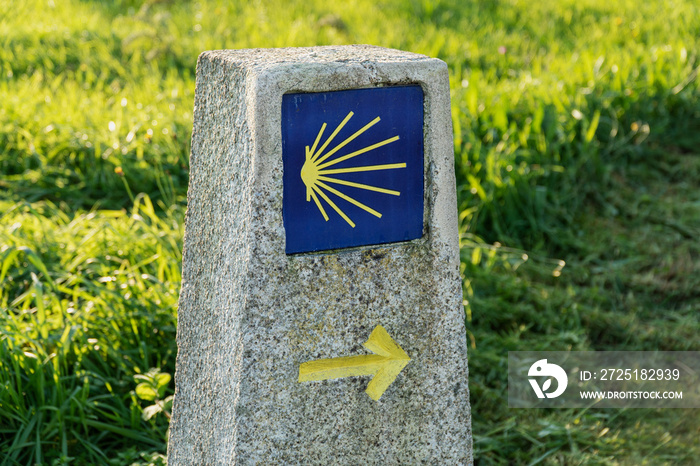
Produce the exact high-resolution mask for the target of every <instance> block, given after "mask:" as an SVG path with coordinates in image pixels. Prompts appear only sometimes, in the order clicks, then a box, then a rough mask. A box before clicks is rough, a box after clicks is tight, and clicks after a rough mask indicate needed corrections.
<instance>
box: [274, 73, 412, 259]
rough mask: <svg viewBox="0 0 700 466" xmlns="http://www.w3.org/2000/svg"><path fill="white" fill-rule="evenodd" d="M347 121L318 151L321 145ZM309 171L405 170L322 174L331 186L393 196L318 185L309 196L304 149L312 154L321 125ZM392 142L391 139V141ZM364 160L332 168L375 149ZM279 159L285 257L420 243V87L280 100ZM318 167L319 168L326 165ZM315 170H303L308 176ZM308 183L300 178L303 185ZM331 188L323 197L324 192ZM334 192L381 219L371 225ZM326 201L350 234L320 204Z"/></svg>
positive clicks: (366, 214)
mask: <svg viewBox="0 0 700 466" xmlns="http://www.w3.org/2000/svg"><path fill="white" fill-rule="evenodd" d="M350 112H353V115H352V116H351V117H350V118H349V119H347V121H346V123H345V125H344V126H343V127H342V129H341V130H340V131H339V132H338V133H337V134H336V135H335V137H334V138H333V139H332V141H331V142H330V143H329V144H328V145H327V146H326V147H325V148H324V149H323V150H322V151H320V149H321V148H322V146H323V145H324V143H325V141H326V140H327V139H328V138H329V136H331V135H332V134H333V132H334V131H335V130H336V128H337V127H338V126H339V125H341V124H342V122H343V121H344V120H346V118H347V116H348V114H349V113H350ZM377 117H379V118H380V120H379V121H377V122H376V123H375V124H373V125H371V126H370V127H369V128H367V129H366V130H365V131H363V132H361V133H360V134H357V135H356V137H355V138H354V139H352V140H351V141H350V142H348V143H347V144H346V145H344V146H343V147H342V148H340V149H339V150H338V151H337V152H335V153H334V154H332V155H331V156H330V157H328V158H327V159H325V160H324V156H325V155H326V154H328V153H329V152H331V151H332V150H333V149H334V148H336V147H337V146H338V145H339V144H342V143H343V142H344V141H346V140H347V139H348V138H350V137H351V136H353V135H354V134H355V133H358V132H360V130H361V129H362V128H363V127H365V126H366V125H368V124H369V123H371V122H372V121H373V120H375V119H376V118H377ZM324 123H326V127H325V129H324V131H323V134H322V135H321V138H320V139H319V142H318V143H317V145H316V148H315V151H314V155H315V156H314V157H311V159H310V160H309V166H310V167H311V166H314V165H315V166H318V169H317V170H320V171H321V172H322V171H323V170H338V169H340V170H341V171H343V170H347V169H353V168H355V169H357V168H358V167H368V166H375V168H377V167H376V166H386V165H394V166H396V165H397V164H406V165H405V167H403V168H389V169H381V170H378V169H372V170H364V169H362V168H360V170H362V171H356V172H341V173H326V174H323V173H321V175H322V176H326V177H328V178H333V179H335V180H339V181H344V182H349V183H356V184H362V185H366V186H374V187H378V188H383V189H387V190H391V191H394V192H399V193H400V195H398V196H396V195H394V194H389V193H385V192H376V191H372V190H368V189H363V188H360V187H357V186H351V185H347V184H339V183H333V182H331V181H328V180H318V179H317V178H316V181H321V183H323V184H325V186H323V185H319V184H316V186H317V188H318V190H320V191H321V192H320V193H319V192H318V191H317V190H313V189H312V190H311V191H312V192H313V193H314V194H315V195H316V198H317V199H318V201H319V203H320V204H321V207H322V208H323V210H324V211H325V213H326V215H327V217H328V220H327V221H326V219H325V218H324V216H323V214H322V213H321V210H320V209H319V207H318V206H317V204H316V202H315V201H314V199H313V196H311V197H309V200H308V201H307V186H306V184H305V183H304V180H303V179H302V177H301V172H302V168H303V167H304V164H305V163H306V160H307V157H306V148H307V146H308V147H309V149H312V148H313V146H314V142H315V141H316V139H317V136H318V134H319V131H320V130H321V127H322V126H323V124H324ZM396 136H398V139H395V140H393V138H395V137H396ZM382 142H383V144H382V145H380V146H378V147H376V148H374V149H372V150H369V151H367V152H364V153H361V154H359V155H356V156H354V157H352V158H348V159H346V160H343V161H339V162H337V163H334V162H336V161H337V160H338V159H341V158H342V157H344V156H345V155H348V154H351V153H353V152H357V151H361V150H362V149H364V148H367V147H369V146H372V145H374V144H377V143H382ZM282 158H283V162H284V175H283V180H284V192H283V196H284V197H283V216H284V227H285V231H286V252H287V253H288V254H293V253H299V252H307V251H321V250H326V249H336V248H346V247H353V246H362V245H372V244H381V243H391V242H397V241H406V240H411V239H416V238H420V237H421V236H422V234H423V91H422V89H421V87H420V86H396V87H380V88H373V89H355V90H348V91H336V92H320V93H306V94H285V95H284V96H283V99H282ZM326 164H327V166H325V167H324V165H326ZM313 171H314V170H313V169H312V170H310V172H313ZM312 178H313V176H310V177H307V181H309V180H310V179H312ZM329 188H330V189H329ZM332 190H336V191H338V192H340V193H342V194H345V195H346V196H348V197H350V198H352V199H354V200H356V201H357V202H359V203H361V204H364V205H365V206H367V207H368V208H370V209H373V210H374V211H376V212H378V213H380V214H381V218H378V217H376V216H375V215H373V214H371V213H370V212H368V211H366V210H365V209H363V208H361V207H358V206H357V205H354V204H353V203H351V202H349V201H348V200H346V199H343V198H342V197H340V196H339V195H338V194H337V193H334V192H332ZM323 194H325V195H326V196H327V197H328V199H329V200H330V201H332V202H333V203H334V204H335V205H336V206H337V208H338V209H339V210H341V211H342V212H343V213H344V214H345V216H346V217H347V218H348V220H349V221H350V222H352V223H353V224H354V227H353V226H351V225H350V223H349V222H348V221H347V220H346V219H344V218H343V217H342V216H341V215H340V214H339V213H338V212H337V211H336V210H335V209H334V208H333V207H332V206H331V205H330V204H329V203H328V201H327V200H326V199H324V198H323Z"/></svg>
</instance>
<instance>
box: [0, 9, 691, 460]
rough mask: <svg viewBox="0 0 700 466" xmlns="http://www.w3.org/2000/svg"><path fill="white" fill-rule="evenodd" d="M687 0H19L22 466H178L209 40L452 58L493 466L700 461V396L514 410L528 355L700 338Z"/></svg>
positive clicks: (15, 180) (1, 307)
mask: <svg viewBox="0 0 700 466" xmlns="http://www.w3.org/2000/svg"><path fill="white" fill-rule="evenodd" d="M699 10H700V9H699V7H698V6H697V5H696V4H695V3H693V2H690V1H685V2H684V1H676V2H673V3H670V2H663V3H662V2H647V3H639V2H633V1H631V0H623V1H620V2H605V1H603V0H577V1H574V0H564V1H560V2H541V3H538V4H535V3H532V2H521V1H517V0H501V1H496V0H492V1H485V2H476V1H468V2H465V1H458V0H412V1H399V0H386V1H381V2H370V1H365V0H351V1H348V2H342V3H340V2H338V3H337V4H333V3H329V2H324V1H317V0H312V1H306V2H298V1H293V2H283V1H279V0H267V1H261V2H217V1H209V0H202V1H200V2H197V3H191V2H180V1H138V0H118V1H115V2H99V1H89V0H85V1H77V0H73V1H66V2H56V1H38V0H37V1H31V0H29V1H25V2H21V3H18V2H10V3H9V4H8V3H3V4H0V43H1V45H2V46H1V47H0V174H1V175H0V313H1V314H0V452H2V455H0V456H2V459H0V464H9V465H13V464H29V463H41V464H84V463H98V464H132V463H136V464H151V463H152V464H158V463H162V461H163V460H164V457H163V454H164V452H165V448H166V439H167V426H168V418H169V409H170V403H171V398H170V396H171V395H172V389H173V383H172V381H171V377H170V376H171V375H172V374H173V370H174V357H175V353H176V347H175V344H174V335H175V324H176V303H177V296H178V293H179V286H180V259H181V256H180V251H181V245H182V233H183V231H182V225H183V218H184V210H185V207H186V206H185V202H186V201H185V194H186V189H187V188H186V186H187V177H188V168H187V161H188V155H189V139H190V132H191V128H192V102H193V91H194V77H195V63H196V57H197V56H198V54H199V53H200V52H201V51H203V50H208V49H220V48H245V47H279V46H305V45H323V44H345V43H373V44H376V45H382V46H387V47H394V48H400V49H404V50H409V51H413V52H417V53H425V54H428V55H431V56H437V57H439V58H442V59H443V60H445V61H446V62H447V64H448V66H449V69H450V76H451V89H452V115H453V122H454V131H455V139H454V143H455V162H456V163H455V168H456V173H457V191H458V198H459V204H460V233H461V244H462V249H461V255H462V271H463V276H464V288H465V317H466V319H467V320H466V322H467V329H468V334H467V338H468V342H469V345H470V359H469V363H470V375H471V378H470V390H471V403H472V409H473V412H472V413H473V423H474V425H473V430H474V449H475V451H474V454H475V458H476V459H477V463H479V464H512V463H516V464H550V463H566V464H645V463H646V464H693V463H694V461H695V459H696V458H697V457H698V456H700V447H699V446H698V443H697V437H698V435H699V434H700V415H698V413H697V412H696V410H663V409H658V410H648V409H644V410H641V409H636V410H612V409H593V408H591V409H579V410H515V409H508V408H507V400H506V382H507V379H506V373H507V371H506V369H507V368H506V361H507V352H508V351H512V350H537V349H542V350H545V349H546V350H642V349H643V350H654V349H658V350H698V349H700V317H699V316H700V292H698V290H700V246H698V242H697V236H698V233H700V192H699V191H698V189H697V186H700V157H698V155H699V152H698V147H700V144H699V143H700V131H699V130H700V106H699V105H698V103H697V102H698V101H700V100H699V97H700V85H699V84H698V79H697V75H698V71H699V70H700V58H699V57H698V55H697V53H698V52H697V51H698V50H700V39H698V37H700V34H698V32H700V11H699Z"/></svg>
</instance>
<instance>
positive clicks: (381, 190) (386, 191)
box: [316, 176, 401, 196]
mask: <svg viewBox="0 0 700 466" xmlns="http://www.w3.org/2000/svg"><path fill="white" fill-rule="evenodd" d="M316 179H317V180H322V181H328V182H329V183H336V184H344V185H345V186H352V187H353V188H360V189H366V190H367V191H376V192H378V193H384V194H393V195H394V196H399V195H400V194H401V193H400V192H399V191H393V190H391V189H384V188H378V187H377V186H370V185H367V184H362V183H354V182H352V181H345V180H339V179H338V178H330V177H328V176H319V177H317V178H316Z"/></svg>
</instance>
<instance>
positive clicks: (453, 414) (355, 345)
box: [168, 45, 472, 465]
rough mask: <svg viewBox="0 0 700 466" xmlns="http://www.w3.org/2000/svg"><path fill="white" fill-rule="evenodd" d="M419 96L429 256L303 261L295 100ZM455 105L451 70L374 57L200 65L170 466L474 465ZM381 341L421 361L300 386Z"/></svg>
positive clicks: (280, 55) (258, 53) (383, 53)
mask: <svg viewBox="0 0 700 466" xmlns="http://www.w3.org/2000/svg"><path fill="white" fill-rule="evenodd" d="M409 83H414V84H420V85H421V86H422V88H423V92H424V95H425V101H424V114H425V121H424V133H425V135H424V136H425V139H424V141H425V142H424V152H425V167H424V168H425V212H424V225H425V227H424V235H423V237H422V238H421V239H418V240H414V241H409V242H404V243H394V244H389V245H382V246H375V247H359V248H352V249H342V250H337V251H330V252H324V253H313V254H299V255H286V254H285V252H284V251H285V232H284V227H283V222H282V143H281V104H282V95H283V94H284V93H287V92H321V91H333V90H344V89H355V88H364V87H373V86H382V85H392V84H409ZM452 144H453V142H452V122H451V117H450V90H449V82H448V74H447V67H446V65H445V64H444V63H443V62H442V61H440V60H437V59H432V58H429V57H426V56H423V55H416V54H412V53H407V52H401V51H397V50H390V49H384V48H379V47H373V46H363V45H360V46H342V47H313V48H288V49H257V50H252V49H251V50H222V51H211V52H205V53H203V54H202V55H201V56H200V57H199V61H198V64H197V85H196V94H195V110H194V131H193V134H192V152H191V158H190V166H191V172H190V185H189V192H188V209H187V218H186V225H185V232H186V233H185V245H184V253H183V271H182V277H183V282H182V291H181V295H180V303H179V311H178V319H179V322H178V332H177V343H178V356H177V368H176V373H175V402H174V409H173V417H172V421H171V424H170V440H169V445H168V462H169V464H171V465H192V464H198V465H218V464H242V465H258V464H259V465H275V464H284V465H286V464H322V465H329V464H342V465H360V464H363V465H364V464H450V465H453V464H454V465H456V464H470V463H471V462H472V434H471V419H470V409H469V392H468V386H467V376H468V374H467V345H466V336H465V328H464V310H463V305H462V285H461V281H460V277H459V247H458V231H457V205H456V193H455V179H454V168H453V163H454V162H453V161H454V158H453V146H452ZM377 325H382V326H384V328H386V330H387V331H388V333H389V334H390V335H391V336H392V337H393V338H394V340H395V341H396V342H397V343H398V344H399V345H400V346H401V347H402V348H403V349H404V350H405V351H406V352H407V353H408V355H409V356H410V357H411V359H412V360H411V362H410V363H409V364H408V365H407V366H406V367H405V368H404V370H403V371H402V372H401V373H400V374H399V376H398V378H397V379H396V380H395V381H394V383H393V384H392V385H391V386H390V387H389V388H388V389H387V391H386V392H385V393H384V395H383V396H382V397H381V399H380V400H378V401H373V400H372V399H371V398H370V397H369V396H367V394H366V393H365V388H366V386H367V383H368V382H369V380H370V377H349V378H343V379H336V380H325V381H320V382H305V383H299V382H297V379H298V374H299V365H300V364H301V363H303V362H307V361H312V360H315V359H321V358H333V357H338V356H350V355H358V354H368V351H367V350H365V349H364V348H363V347H362V346H361V345H362V343H363V342H365V341H366V340H367V338H368V336H369V334H370V333H371V331H372V330H373V329H374V328H375V327H376V326H377Z"/></svg>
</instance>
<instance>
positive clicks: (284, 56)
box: [199, 44, 437, 67]
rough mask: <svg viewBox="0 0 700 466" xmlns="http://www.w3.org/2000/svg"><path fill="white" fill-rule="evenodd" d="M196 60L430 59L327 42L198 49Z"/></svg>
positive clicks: (322, 61) (243, 62)
mask: <svg viewBox="0 0 700 466" xmlns="http://www.w3.org/2000/svg"><path fill="white" fill-rule="evenodd" d="M199 59H200V60H202V59H208V60H212V61H224V62H230V63H235V64H237V65H242V66H244V67H257V66H265V65H271V64H278V65H284V64H292V63H295V64H325V63H328V64H330V63H348V64H352V63H363V62H368V61H371V62H375V63H395V62H415V61H428V60H429V61H433V60H436V61H437V59H435V58H431V57H429V56H427V55H421V54H418V53H413V52H406V51H403V50H397V49H390V48H385V47H379V46H376V45H365V44H356V45H337V46H336V45H330V46H316V47H283V48H255V49H228V50H208V51H205V52H202V54H201V55H200V57H199Z"/></svg>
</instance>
